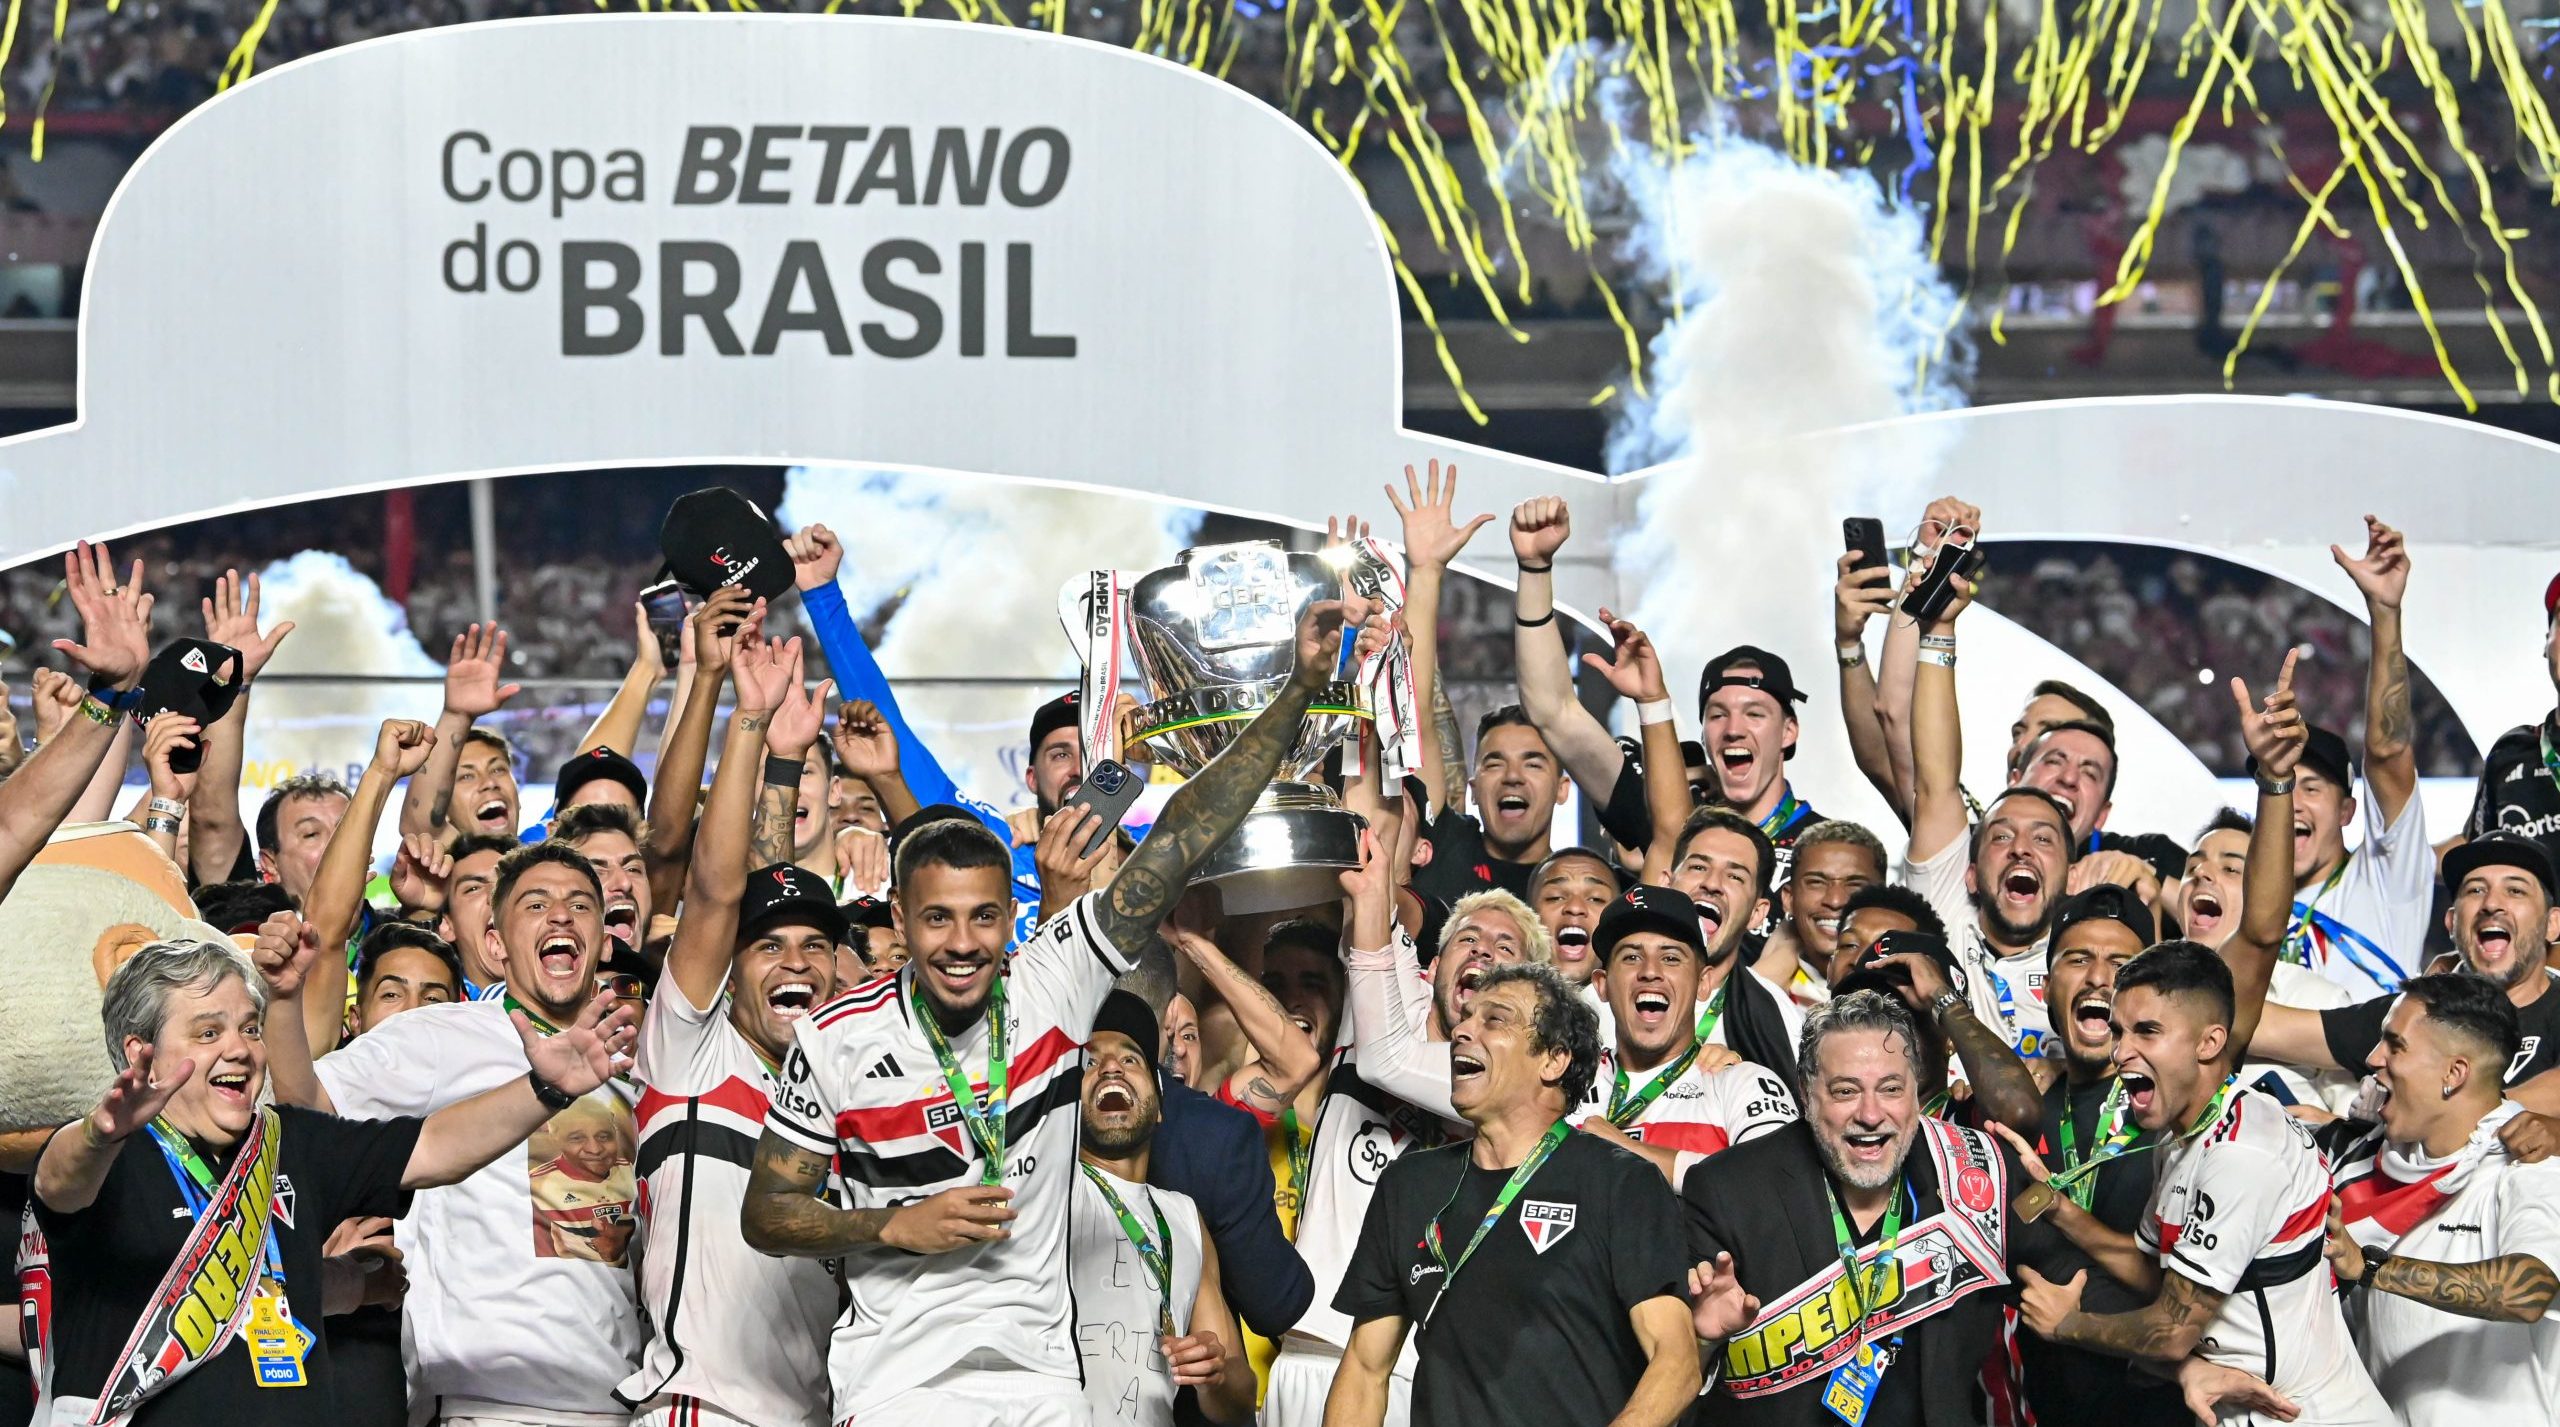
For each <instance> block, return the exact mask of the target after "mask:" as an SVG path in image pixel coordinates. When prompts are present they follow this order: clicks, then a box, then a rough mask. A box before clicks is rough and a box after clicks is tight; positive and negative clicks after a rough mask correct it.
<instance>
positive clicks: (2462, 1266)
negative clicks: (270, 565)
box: [2372, 1254, 2560, 1323]
mask: <svg viewBox="0 0 2560 1427" xmlns="http://www.w3.org/2000/svg"><path fill="white" fill-rule="evenodd" d="M2372 1287H2373V1288H2374V1289H2375V1290H2377V1291H2379V1292H2382V1293H2390V1294H2396V1295H2398V1296H2399V1297H2402V1298H2406V1299H2409V1300H2411V1301H2413V1302H2417V1303H2423V1304H2426V1305H2427V1306H2428V1307H2430V1308H2440V1309H2442V1310H2444V1311H2445V1312H2447V1313H2456V1314H2460V1315H2461V1316H2462V1317H2465V1318H2481V1319H2486V1320H2487V1321H2489V1322H2492V1323H2535V1322H2539V1321H2541V1319H2542V1314H2543V1311H2544V1310H2545V1309H2547V1308H2549V1307H2550V1306H2551V1299H2552V1295H2553V1293H2554V1292H2555V1291H2560V1278H2555V1277H2554V1276H2553V1274H2552V1272H2551V1269H2550V1267H2549V1265H2547V1264H2545V1263H2543V1261H2542V1260H2540V1259H2538V1258H2535V1257H2534V1256H2533V1255H2531V1254H2507V1255H2504V1256H2502V1257H2499V1258H2494V1259H2482V1260H2481V1261H2479V1262H2478V1263H2429V1262H2427V1261H2426V1260H2424V1259H2404V1258H2394V1259H2392V1260H2391V1261H2390V1262H2388V1263H2386V1264H2384V1265H2383V1266H2382V1267H2380V1268H2378V1269H2376V1270H2374V1274H2373V1284H2372Z"/></svg>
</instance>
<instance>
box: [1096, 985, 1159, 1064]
mask: <svg viewBox="0 0 2560 1427" xmlns="http://www.w3.org/2000/svg"><path fill="white" fill-rule="evenodd" d="M1104 1031H1118V1032H1119V1033H1120V1034H1122V1035H1124V1036H1127V1037H1128V1038H1129V1040H1130V1042H1131V1043H1132V1044H1134V1045H1135V1046H1137V1048H1138V1054H1140V1055H1142V1056H1145V1057H1146V1059H1147V1073H1148V1074H1150V1075H1152V1074H1155V1073H1156V1062H1157V1058H1158V1057H1159V1056H1160V1055H1162V1053H1163V1051H1164V1044H1163V1041H1162V1039H1161V1036H1162V1033H1161V1032H1160V1031H1159V1030H1158V1029H1157V1028H1156V1013H1155V1011H1154V1009H1153V1008H1151V1007H1150V1006H1148V1005H1147V1003H1146V1002H1144V1001H1141V1000H1139V999H1138V996H1137V993H1135V992H1132V991H1117V990H1115V991H1113V992H1112V993H1111V994H1110V995H1108V996H1105V997H1103V998H1102V1009H1101V1010H1099V1011H1097V1012H1095V1013H1094V1017H1093V1034H1094V1035H1100V1034H1101V1033H1102V1032H1104ZM1091 1040H1092V1037H1091V1036H1088V1037H1086V1041H1087V1043H1088V1044H1089V1043H1091Z"/></svg>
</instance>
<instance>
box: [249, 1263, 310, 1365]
mask: <svg viewBox="0 0 2560 1427" xmlns="http://www.w3.org/2000/svg"><path fill="white" fill-rule="evenodd" d="M240 1340H241V1341H242V1342H244V1343H246V1344H248V1345H249V1365H250V1367H252V1368H253V1369H255V1370H256V1372H257V1375H258V1386H260V1387H309V1386H310V1385H311V1374H310V1371H309V1368H308V1366H307V1364H306V1362H305V1359H306V1358H308V1357H309V1356H310V1353H311V1342H312V1338H311V1334H310V1333H309V1332H308V1331H306V1330H305V1329H304V1328H303V1326H302V1325H301V1324H299V1323H296V1322H295V1321H293V1310H292V1308H291V1307H289V1306H288V1305H287V1304H286V1302H285V1297H284V1290H282V1289H280V1288H277V1287H276V1286H275V1285H274V1284H272V1283H268V1284H262V1285H260V1286H259V1289H258V1294H257V1298H256V1300H255V1301H254V1302H252V1303H251V1304H250V1305H249V1321H248V1323H247V1325H245V1326H244V1327H243V1328H242V1329H241V1330H240Z"/></svg>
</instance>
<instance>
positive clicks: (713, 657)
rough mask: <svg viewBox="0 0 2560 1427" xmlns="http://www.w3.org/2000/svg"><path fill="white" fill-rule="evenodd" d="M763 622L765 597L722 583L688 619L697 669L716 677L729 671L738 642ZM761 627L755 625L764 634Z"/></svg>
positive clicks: (699, 671) (741, 586) (741, 587)
mask: <svg viewBox="0 0 2560 1427" xmlns="http://www.w3.org/2000/svg"><path fill="white" fill-rule="evenodd" d="M763 622H764V601H762V600H760V599H757V598H756V597H755V596H754V595H752V594H750V593H748V592H747V589H746V587H745V586H743V585H722V586H721V587H720V588H718V589H716V590H713V591H712V592H711V598H709V599H707V600H704V601H703V602H702V603H700V604H698V605H696V606H694V609H693V615H692V617H691V618H689V619H687V620H686V621H685V623H686V624H687V625H688V626H689V627H691V629H692V630H693V657H694V667H695V671H696V672H697V673H699V674H708V675H711V676H714V677H717V676H719V675H721V674H724V673H727V672H728V669H729V661H730V660H731V659H732V658H733V657H735V656H736V654H737V651H738V645H739V643H740V642H741V641H742V640H744V639H746V638H748V637H749V635H748V631H749V630H750V629H755V628H756V626H759V625H761V624H762V623H763ZM762 632H763V631H762V630H761V629H756V633H757V634H761V633H762Z"/></svg>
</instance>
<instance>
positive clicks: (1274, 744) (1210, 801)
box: [1096, 593, 1369, 947]
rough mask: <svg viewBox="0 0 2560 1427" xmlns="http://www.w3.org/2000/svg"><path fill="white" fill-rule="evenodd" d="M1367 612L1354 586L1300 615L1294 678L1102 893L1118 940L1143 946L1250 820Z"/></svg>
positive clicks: (1103, 917)
mask: <svg viewBox="0 0 2560 1427" xmlns="http://www.w3.org/2000/svg"><path fill="white" fill-rule="evenodd" d="M1368 618H1369V608H1368V601H1366V600H1364V599H1362V598H1361V597H1360V596H1359V595H1357V594H1349V593H1346V594H1345V595H1344V596H1343V598H1341V599H1340V600H1319V601H1317V602H1315V603H1313V604H1310V605H1309V606H1307V608H1306V610H1305V611H1304V612H1303V613H1302V614H1301V615H1300V616H1299V618H1298V637H1297V646H1298V647H1297V664H1296V666H1295V667H1294V668H1293V669H1291V671H1290V673H1289V677H1288V679H1287V680H1286V681H1284V682H1283V683H1282V684H1281V686H1280V688H1279V689H1278V690H1277V691H1276V692H1274V693H1273V694H1272V696H1271V702H1270V703H1269V704H1268V705H1266V706H1265V707H1264V708H1263V710H1262V712H1261V713H1259V714H1257V715H1256V716H1255V717H1254V720H1253V722H1251V723H1249V724H1246V725H1245V728H1244V732H1242V733H1240V734H1238V735H1236V740H1235V742H1233V743H1231V744H1229V745H1227V747H1226V749H1225V750H1224V751H1223V752H1221V753H1220V754H1219V755H1218V756H1217V757H1215V758H1212V759H1210V760H1209V763H1208V766H1206V767H1204V768H1202V769H1201V770H1200V772H1199V773H1198V775H1197V776H1195V777H1193V778H1192V779H1191V781H1189V782H1187V783H1185V784H1183V785H1182V786H1181V787H1179V788H1177V789H1175V790H1174V793H1173V796H1172V797H1171V798H1168V799H1166V800H1165V805H1164V811H1163V812H1162V813H1161V814H1159V815H1158V816H1157V818H1156V824H1155V828H1154V830H1153V831H1151V832H1149V833H1148V834H1147V838H1146V841H1144V842H1141V843H1139V844H1138V850H1137V851H1135V852H1133V853H1131V854H1130V855H1129V860H1128V861H1127V862H1125V863H1123V864H1121V867H1120V875H1119V876H1117V877H1114V878H1113V879H1111V885H1110V887H1109V889H1108V890H1106V891H1105V892H1104V893H1103V894H1102V896H1101V898H1100V899H1099V901H1098V903H1097V905H1096V912H1097V915H1098V918H1099V921H1100V930H1101V932H1102V934H1103V936H1104V937H1106V938H1107V939H1109V941H1110V942H1111V944H1112V945H1113V946H1120V947H1136V946H1143V945H1145V944H1146V941H1147V938H1149V937H1151V936H1153V935H1155V931H1156V925H1157V923H1159V922H1161V921H1163V920H1164V914H1165V913H1166V912H1167V911H1169V910H1171V909H1172V907H1173V904H1174V902H1175V901H1176V900H1178V899H1179V898H1180V897H1181V896H1182V889H1183V887H1184V885H1185V884H1187V883H1188V882H1189V881H1190V878H1191V872H1192V869H1193V868H1196V867H1198V866H1199V865H1200V863H1201V862H1202V860H1204V859H1205V858H1207V857H1208V855H1209V853H1210V852H1211V851H1212V850H1213V849H1215V848H1216V847H1217V845H1218V844H1219V843H1222V842H1224V841H1226V840H1227V837H1228V836H1229V835H1230V834H1232V833H1233V832H1234V831H1235V830H1236V828H1237V827H1238V826H1239V825H1240V824H1242V823H1243V822H1244V817H1245V814H1246V813H1249V812H1251V811H1252V810H1253V804H1254V801H1255V800H1256V799H1258V798H1260V797H1261V796H1262V791H1263V789H1265V788H1267V787H1269V786H1270V783H1271V778H1272V775H1273V774H1274V773H1276V772H1278V771H1279V768H1280V760H1281V759H1282V758H1283V757H1285V756H1286V755H1287V754H1288V751H1289V748H1290V746H1291V745H1292V744H1294V743H1296V742H1297V738H1298V724H1299V722H1300V721H1301V720H1302V719H1303V718H1304V717H1305V716H1306V712H1307V705H1308V703H1309V702H1310V701H1312V700H1313V699H1314V697H1315V694H1316V691H1317V690H1318V689H1321V688H1323V687H1324V685H1325V682H1326V681H1327V680H1328V679H1330V678H1331V677H1332V674H1333V668H1334V662H1335V656H1336V654H1337V652H1338V651H1339V650H1340V648H1341V644H1342V641H1343V640H1345V639H1348V638H1352V637H1354V631H1356V630H1357V629H1358V627H1359V626H1360V625H1361V624H1363V623H1365V622H1366V621H1367V619H1368Z"/></svg>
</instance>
